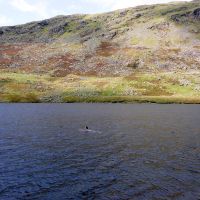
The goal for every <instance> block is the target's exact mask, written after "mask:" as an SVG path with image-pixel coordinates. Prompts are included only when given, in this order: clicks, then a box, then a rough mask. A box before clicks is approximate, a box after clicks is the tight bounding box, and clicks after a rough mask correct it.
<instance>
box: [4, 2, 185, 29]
mask: <svg viewBox="0 0 200 200" xmlns="http://www.w3.org/2000/svg"><path fill="white" fill-rule="evenodd" d="M171 1H172V0H0V26H8V25H15V24H23V23H26V22H31V21H37V20H42V19H46V18H50V17H54V16H56V15H69V14H77V13H79V14H82V13H88V14H89V13H101V12H107V11H112V10H116V9H121V8H127V7H133V6H138V5H148V4H156V3H168V2H171ZM176 1H185V0H176Z"/></svg>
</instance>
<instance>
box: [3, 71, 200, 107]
mask: <svg viewBox="0 0 200 200" xmlns="http://www.w3.org/2000/svg"><path fill="white" fill-rule="evenodd" d="M183 77H184V80H187V81H189V84H186V85H181V84H180V80H181V79H183ZM199 82H200V78H199V77H198V76H196V75H193V74H189V73H188V74H186V73H184V74H182V73H176V74H175V73H169V72H168V73H164V72H162V73H161V72H160V73H148V74H147V73H139V72H137V73H134V74H132V75H130V76H127V77H93V76H78V75H68V76H66V77H63V78H58V77H51V76H49V75H36V74H23V73H9V72H1V74H0V101H1V102H152V103H154V102H155V103H156V102H157V103H200V91H198V90H197V89H196V88H197V86H198V84H199Z"/></svg>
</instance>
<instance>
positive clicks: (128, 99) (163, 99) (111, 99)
mask: <svg viewBox="0 0 200 200" xmlns="http://www.w3.org/2000/svg"><path fill="white" fill-rule="evenodd" d="M0 103H139V104H140V103H141V104H142V103H155V104H200V97H180V96H179V97H175V96H90V97H78V96H65V97H63V98H62V97H61V100H57V101H56V100H55V99H53V97H52V98H50V99H49V100H48V98H47V99H45V100H44V99H27V98H23V97H21V98H18V99H11V100H3V101H0Z"/></svg>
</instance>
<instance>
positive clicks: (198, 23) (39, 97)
mask: <svg viewBox="0 0 200 200" xmlns="http://www.w3.org/2000/svg"><path fill="white" fill-rule="evenodd" d="M0 91H1V92H0V101H1V102H79V101H86V102H96V101H100V102H105V101H107V102H118V101H119V102H131V101H134V102H135V101H137V102H138V101H139V102H140V101H141V102H145V101H147V102H159V103H161V102H165V103H172V102H176V103H182V102H185V103H199V102H200V1H199V0H196V1H192V2H175V3H169V4H159V5H152V6H139V7H135V8H128V9H123V10H117V11H115V12H110V13H103V14H96V15H71V16H58V17H55V18H51V19H47V20H43V21H40V22H32V23H28V24H25V25H20V26H12V27H0Z"/></svg>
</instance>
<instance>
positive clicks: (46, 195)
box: [0, 104, 200, 200]
mask: <svg viewBox="0 0 200 200" xmlns="http://www.w3.org/2000/svg"><path fill="white" fill-rule="evenodd" d="M85 125H88V126H89V128H90V129H92V130H95V131H96V132H95V131H90V132H84V131H81V130H79V129H82V128H84V126H85ZM0 199H2V200H7V199H9V200H12V199H42V200H46V199H53V200H55V199H58V200H61V199H100V200H110V199H113V200H117V199H119V200H123V199H124V200H126V199H131V200H132V199H133V200H135V199H136V200H137V199H139V200H143V199H144V200H151V199H153V200H158V199H159V200H162V199H163V200H164V199H165V200H166V199H167V200H168V199H170V200H171V199H172V200H174V199H175V200H176V199H178V200H179V199H181V200H182V199H186V200H197V199H200V106H199V105H154V104H133V105H131V104H37V105H36V104H0Z"/></svg>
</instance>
